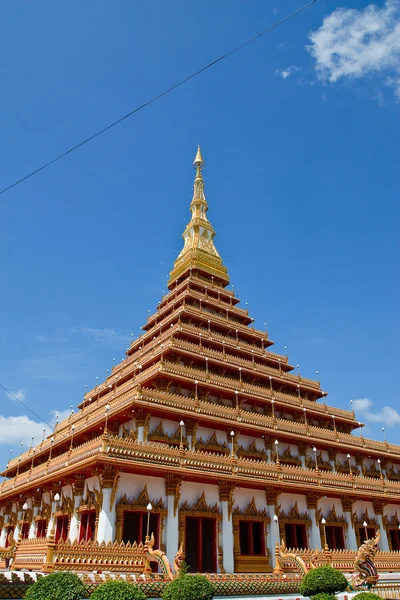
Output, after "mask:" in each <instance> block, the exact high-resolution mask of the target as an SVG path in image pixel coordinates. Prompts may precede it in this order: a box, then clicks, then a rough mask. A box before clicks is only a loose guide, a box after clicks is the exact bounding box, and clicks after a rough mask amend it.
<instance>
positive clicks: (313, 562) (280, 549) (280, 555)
mask: <svg viewBox="0 0 400 600" xmlns="http://www.w3.org/2000/svg"><path fill="white" fill-rule="evenodd" d="M276 558H277V560H278V561H279V564H280V565H281V567H283V564H282V561H283V560H291V561H293V562H295V563H296V564H297V566H298V567H299V568H300V571H301V572H302V574H303V575H306V573H308V571H311V569H315V567H317V562H318V558H319V550H318V549H317V548H316V549H315V550H314V553H313V554H312V555H311V556H310V560H309V563H308V565H307V564H306V562H305V561H304V559H303V558H302V557H301V556H299V555H298V554H295V553H294V552H288V551H287V548H286V544H285V540H282V543H281V545H280V546H278V545H277V546H276Z"/></svg>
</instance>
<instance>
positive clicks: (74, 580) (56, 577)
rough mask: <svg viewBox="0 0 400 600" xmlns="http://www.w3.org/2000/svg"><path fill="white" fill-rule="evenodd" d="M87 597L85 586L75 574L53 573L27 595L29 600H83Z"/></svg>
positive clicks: (37, 583)
mask: <svg viewBox="0 0 400 600" xmlns="http://www.w3.org/2000/svg"><path fill="white" fill-rule="evenodd" d="M86 597H87V593H86V589H85V586H84V585H83V583H82V581H81V580H80V579H79V577H78V576H77V575H75V574H74V573H52V574H51V575H47V576H46V577H41V578H40V579H39V580H38V581H36V583H34V584H33V585H32V586H31V587H30V588H29V589H28V591H27V592H26V594H25V598H26V599H27V600H50V598H51V600H81V599H82V598H86Z"/></svg>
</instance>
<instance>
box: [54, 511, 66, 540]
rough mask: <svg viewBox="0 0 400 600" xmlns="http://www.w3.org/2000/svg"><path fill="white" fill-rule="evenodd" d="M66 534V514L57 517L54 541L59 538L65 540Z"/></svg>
mask: <svg viewBox="0 0 400 600" xmlns="http://www.w3.org/2000/svg"><path fill="white" fill-rule="evenodd" d="M67 535H68V517H67V516H62V517H57V521H56V537H55V541H56V542H58V541H59V540H62V541H64V542H65V540H66V539H67Z"/></svg>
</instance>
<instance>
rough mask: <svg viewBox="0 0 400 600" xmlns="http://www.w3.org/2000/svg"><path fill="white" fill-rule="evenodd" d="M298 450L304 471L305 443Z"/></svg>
mask: <svg viewBox="0 0 400 600" xmlns="http://www.w3.org/2000/svg"><path fill="white" fill-rule="evenodd" d="M298 448H299V456H300V460H301V466H302V468H303V469H305V468H306V451H307V444H306V442H299V443H298ZM311 520H312V519H311ZM311 547H312V548H313V547H314V546H311Z"/></svg>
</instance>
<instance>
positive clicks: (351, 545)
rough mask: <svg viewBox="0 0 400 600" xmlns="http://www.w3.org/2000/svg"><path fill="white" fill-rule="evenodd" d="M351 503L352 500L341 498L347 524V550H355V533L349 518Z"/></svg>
mask: <svg viewBox="0 0 400 600" xmlns="http://www.w3.org/2000/svg"><path fill="white" fill-rule="evenodd" d="M353 502H354V500H353V499H352V498H342V507H343V515H344V518H345V519H346V523H347V550H357V538H356V532H355V531H354V526H353V521H352V518H351V513H352V511H353Z"/></svg>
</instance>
